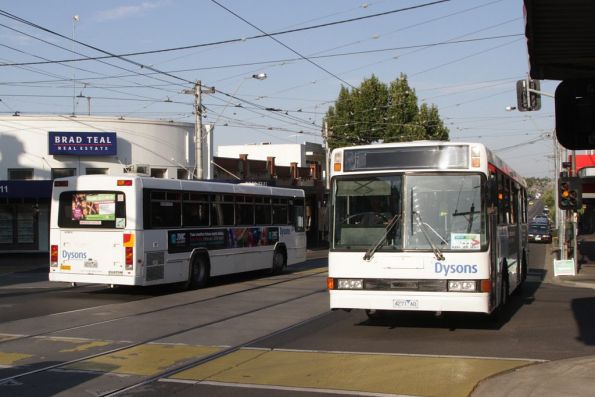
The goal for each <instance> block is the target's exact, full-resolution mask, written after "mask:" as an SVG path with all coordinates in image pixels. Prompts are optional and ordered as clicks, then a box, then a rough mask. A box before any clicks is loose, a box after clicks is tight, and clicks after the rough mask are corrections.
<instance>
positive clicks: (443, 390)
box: [170, 349, 535, 397]
mask: <svg viewBox="0 0 595 397" xmlns="http://www.w3.org/2000/svg"><path fill="white" fill-rule="evenodd" d="M534 362H535V361H532V360H518V359H515V360H500V359H499V360H493V359H480V358H460V357H432V356H404V355H391V354H382V355H380V354H368V353H327V352H317V353H314V352H304V351H280V350H257V349H241V350H238V351H236V352H234V353H231V354H229V355H227V356H223V357H221V358H219V359H217V360H214V361H211V362H208V363H206V364H203V365H199V366H197V367H194V368H191V369H188V370H186V371H183V372H180V373H178V374H176V375H173V376H171V377H170V378H171V379H175V380H193V381H197V382H219V383H227V384H250V385H261V386H262V385H264V386H271V387H278V386H281V387H296V388H305V389H322V390H343V391H345V392H347V391H349V392H362V393H379V394H385V395H395V394H396V395H415V396H432V395H436V391H439V392H440V395H441V396H443V397H463V396H465V397H466V396H468V395H469V394H470V392H471V391H472V390H473V388H474V387H475V386H476V385H477V383H478V382H479V381H481V380H483V379H485V378H488V377H490V376H493V375H496V374H499V373H502V372H506V371H510V370H513V369H515V368H519V367H523V366H525V365H529V364H532V363H534Z"/></svg>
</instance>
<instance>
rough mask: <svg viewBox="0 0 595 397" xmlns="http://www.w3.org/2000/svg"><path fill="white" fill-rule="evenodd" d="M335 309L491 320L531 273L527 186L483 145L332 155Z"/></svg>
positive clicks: (395, 147) (419, 145) (358, 149)
mask: <svg viewBox="0 0 595 397" xmlns="http://www.w3.org/2000/svg"><path fill="white" fill-rule="evenodd" d="M331 161H332V164H333V171H332V172H333V173H332V191H331V199H332V200H331V201H332V217H331V218H332V219H331V227H330V230H331V241H330V244H331V248H330V252H329V278H328V289H329V292H330V307H331V309H364V310H366V312H367V313H368V315H369V316H371V317H372V316H376V315H378V314H379V313H382V312H383V311H387V310H409V311H434V312H438V313H441V312H450V311H457V312H478V313H491V312H493V311H494V310H495V309H497V308H499V307H502V306H503V305H504V304H505V302H506V301H507V300H508V297H509V295H510V294H511V293H512V292H513V291H514V290H516V289H517V288H519V287H520V286H521V285H522V283H523V281H524V280H525V277H526V274H527V247H528V246H527V208H526V184H525V181H524V179H523V178H522V177H521V176H519V175H518V174H517V173H516V172H514V171H513V170H512V169H511V168H510V167H508V166H507V165H506V164H505V163H504V162H503V161H502V160H501V159H499V158H498V157H497V156H495V155H494V154H493V153H492V152H490V151H489V150H488V149H487V148H486V147H485V146H484V145H482V144H477V143H458V142H456V143H453V142H433V141H422V142H408V143H394V144H379V145H369V146H355V147H349V148H341V149H336V150H334V151H333V153H332V160H331Z"/></svg>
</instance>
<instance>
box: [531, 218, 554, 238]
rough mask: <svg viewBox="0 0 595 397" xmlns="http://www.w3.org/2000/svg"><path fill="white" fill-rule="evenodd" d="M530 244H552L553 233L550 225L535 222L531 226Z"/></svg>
mask: <svg viewBox="0 0 595 397" xmlns="http://www.w3.org/2000/svg"><path fill="white" fill-rule="evenodd" d="M529 242H533V243H551V242H552V231H551V229H550V226H549V223H544V222H533V223H530V224H529Z"/></svg>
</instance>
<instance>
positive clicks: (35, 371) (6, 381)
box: [0, 270, 326, 395]
mask: <svg viewBox="0 0 595 397" xmlns="http://www.w3.org/2000/svg"><path fill="white" fill-rule="evenodd" d="M325 272H326V270H324V271H317V272H311V273H307V274H303V275H300V276H298V277H292V278H289V279H285V280H279V281H277V282H272V283H267V284H263V285H258V286H254V287H250V288H244V289H241V290H238V291H233V292H229V293H225V294H219V295H216V296H212V297H208V298H204V299H198V300H193V301H191V302H184V303H182V304H179V305H172V306H168V307H166V308H159V309H155V310H148V311H145V312H141V313H135V314H133V315H130V316H120V317H118V318H114V319H109V320H103V321H96V322H91V323H87V324H83V325H78V326H75V327H64V328H61V329H59V330H52V331H50V332H40V333H37V334H32V335H26V336H23V337H21V338H13V339H7V340H4V341H0V345H1V344H6V343H10V342H15V341H19V340H20V341H22V340H24V339H28V338H36V337H43V336H51V335H52V334H55V333H58V332H64V331H71V330H76V329H80V328H85V327H90V326H93V325H100V324H105V323H108V322H114V321H119V320H124V319H130V318H134V317H138V316H144V315H150V314H156V313H163V312H165V311H168V310H174V309H177V308H180V307H184V306H189V305H193V304H200V303H205V302H209V301H214V300H216V299H221V298H225V297H229V296H234V295H239V294H242V293H247V292H251V291H255V290H260V289H264V288H267V287H272V286H276V285H280V284H284V283H289V282H292V281H297V280H301V279H305V278H309V277H315V276H319V275H320V274H323V273H325ZM325 291H326V289H325V288H320V289H316V290H313V291H309V292H307V293H304V294H300V295H298V296H293V297H290V298H287V299H283V300H280V301H275V302H272V303H269V304H266V305H262V306H258V307H255V308H252V309H250V310H244V311H241V312H239V313H235V314H232V315H229V316H224V317H222V318H218V319H215V320H212V321H208V322H205V323H201V324H198V325H194V326H191V327H186V328H183V329H178V330H176V331H174V332H168V333H165V334H161V335H158V336H155V337H152V338H148V339H144V340H142V341H139V342H134V343H127V344H125V345H123V346H120V347H117V348H114V349H110V350H107V351H103V352H100V353H95V354H89V355H85V356H82V357H78V358H76V359H72V360H67V361H62V362H59V363H56V364H52V365H47V366H43V367H40V368H36V369H32V370H29V371H25V372H21V373H17V374H14V375H11V376H7V377H5V378H1V379H0V387H1V386H2V385H6V384H10V383H12V382H15V381H16V380H17V379H21V378H25V377H27V376H31V375H35V374H40V373H42V372H48V371H51V370H54V369H57V368H61V367H68V366H71V365H73V364H76V363H80V362H83V361H86V360H91V359H94V358H97V357H101V356H106V355H110V354H114V353H117V352H121V351H124V350H127V349H131V348H134V347H138V346H141V345H145V344H150V343H158V342H159V341H160V340H164V339H167V338H171V337H174V336H178V335H182V334H184V333H187V332H190V331H196V330H200V329H202V328H206V327H209V326H213V325H216V324H220V323H223V322H226V321H230V320H234V319H237V318H240V317H242V316H246V315H250V314H254V313H258V312H260V311H264V310H267V309H271V308H274V307H276V306H280V305H284V304H287V303H291V302H294V301H299V300H300V299H304V298H307V297H309V296H312V295H316V294H319V293H323V292H325ZM292 327H293V326H290V327H286V328H287V329H282V330H279V331H275V332H273V333H271V334H269V335H266V336H263V337H259V338H257V339H256V340H260V339H262V338H265V337H270V336H272V335H275V334H277V333H279V332H281V331H286V330H288V329H291V328H292ZM254 342H255V341H254V340H253V341H249V342H246V343H242V344H239V345H237V346H234V347H231V348H226V349H224V350H223V351H221V352H218V353H215V354H211V355H208V356H206V357H202V358H201V359H197V360H192V363H190V362H186V363H184V364H182V365H180V366H179V367H175V368H173V369H170V370H168V371H164V372H163V373H164V374H165V373H167V372H169V371H174V370H176V371H177V372H179V371H182V370H183V368H186V367H187V366H192V365H197V364H196V363H200V361H201V360H202V359H205V360H207V361H210V360H213V359H215V358H217V357H219V356H220V355H221V353H223V352H226V353H225V354H229V353H231V352H232V351H235V350H237V349H240V348H241V347H243V346H245V345H248V344H250V343H254ZM223 355H224V354H223ZM195 362H196V363H195ZM32 365H34V364H29V366H32ZM162 376H164V375H162ZM153 378H154V376H151V377H150V379H153ZM151 381H153V380H151ZM146 383H150V381H149V382H145V381H142V382H139V384H138V385H134V387H138V386H139V385H141V384H146ZM112 392H113V391H112ZM112 392H110V393H112ZM108 395H109V394H108Z"/></svg>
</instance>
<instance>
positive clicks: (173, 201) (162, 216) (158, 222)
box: [150, 191, 182, 228]
mask: <svg viewBox="0 0 595 397" xmlns="http://www.w3.org/2000/svg"><path fill="white" fill-rule="evenodd" d="M180 197H181V195H180V193H179V192H159V191H154V192H151V219H150V221H151V227H155V228H159V227H180V226H181V221H182V214H181V207H182V205H181V200H180Z"/></svg>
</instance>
